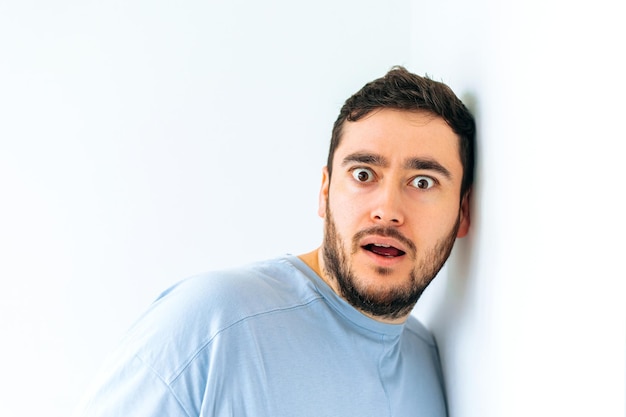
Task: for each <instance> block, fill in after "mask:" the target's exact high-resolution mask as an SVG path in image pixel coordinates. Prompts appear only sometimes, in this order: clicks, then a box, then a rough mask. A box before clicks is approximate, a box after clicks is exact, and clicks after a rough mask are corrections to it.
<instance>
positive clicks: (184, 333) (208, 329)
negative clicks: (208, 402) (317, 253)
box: [123, 258, 321, 380]
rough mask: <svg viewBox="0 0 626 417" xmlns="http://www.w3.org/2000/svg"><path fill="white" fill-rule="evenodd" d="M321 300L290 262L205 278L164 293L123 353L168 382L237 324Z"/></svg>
mask: <svg viewBox="0 0 626 417" xmlns="http://www.w3.org/2000/svg"><path fill="white" fill-rule="evenodd" d="M320 297H321V296H320V295H319V294H318V293H317V292H316V291H315V289H314V286H313V285H312V284H311V283H310V281H309V280H308V279H307V278H306V277H305V276H303V275H302V273H300V272H299V271H298V270H297V269H296V268H295V267H294V266H293V265H292V264H291V263H290V262H289V261H288V260H287V259H286V258H277V259H273V260H269V261H264V262H257V263H253V264H249V265H246V266H244V267H241V268H235V269H227V270H220V271H213V272H208V273H203V274H200V275H196V276H193V277H190V278H187V279H184V280H182V281H180V282H179V283H177V284H176V285H174V286H172V287H171V288H169V289H167V290H166V291H165V292H163V293H162V294H161V295H160V296H159V297H158V298H157V299H156V300H155V302H154V303H153V304H152V305H151V306H150V307H149V309H148V310H147V311H146V312H145V313H144V314H143V315H142V316H141V317H140V318H139V320H137V322H136V323H135V325H134V326H133V327H132V328H131V329H130V331H129V332H128V335H127V337H126V339H125V341H124V343H123V345H124V350H125V351H126V352H127V353H128V354H134V355H136V356H137V357H139V358H140V359H141V360H142V361H143V362H145V363H147V364H149V365H150V366H151V367H153V368H154V369H155V370H156V369H159V370H160V372H159V373H160V374H161V377H162V378H163V379H164V380H168V379H170V378H171V377H173V376H174V375H175V374H176V373H177V372H178V371H180V369H182V368H183V367H184V366H185V364H186V363H188V361H189V360H190V359H191V358H193V357H194V356H195V355H197V354H198V353H199V352H200V351H202V350H203V349H205V348H206V347H207V346H209V345H210V344H211V343H212V341H213V340H214V339H215V337H217V336H218V335H220V334H222V333H223V332H225V331H227V330H228V329H229V328H231V327H233V326H235V325H236V324H238V323H240V322H242V321H245V320H250V319H253V318H255V317H259V316H262V315H264V314H269V313H272V312H274V311H277V310H283V309H284V310H287V309H294V308H297V307H299V306H304V305H306V304H308V303H310V302H311V301H313V300H315V299H317V298H320ZM163 358H167V361H166V362H167V363H164V361H163Z"/></svg>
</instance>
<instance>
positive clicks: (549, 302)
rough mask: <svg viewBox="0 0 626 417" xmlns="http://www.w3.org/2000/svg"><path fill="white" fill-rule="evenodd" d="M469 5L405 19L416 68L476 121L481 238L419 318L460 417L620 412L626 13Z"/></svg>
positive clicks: (602, 7) (600, 7)
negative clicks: (464, 96)
mask: <svg viewBox="0 0 626 417" xmlns="http://www.w3.org/2000/svg"><path fill="white" fill-rule="evenodd" d="M468 3H469V2H462V1H453V0H447V1H442V2H437V3H435V2H433V3H430V4H426V3H422V2H414V5H415V8H414V11H413V23H412V30H413V35H412V39H413V42H414V43H413V47H412V59H411V67H412V68H413V69H414V70H416V71H417V72H423V71H429V72H432V73H433V74H436V75H437V77H440V78H442V79H443V80H444V81H447V82H449V83H450V85H451V86H452V87H453V88H454V89H455V90H456V91H458V92H460V93H463V92H467V93H469V94H471V95H473V96H474V97H475V100H476V107H477V113H478V116H479V126H480V127H479V130H480V134H479V149H480V152H479V169H478V184H477V189H476V193H475V199H474V226H475V227H474V229H473V232H472V234H471V235H470V236H469V237H468V239H467V240H466V241H465V242H462V243H461V244H460V245H459V246H457V248H456V249H455V253H454V255H453V259H452V260H451V262H450V265H449V268H448V269H449V274H448V276H447V278H445V279H443V280H439V281H437V282H436V283H435V285H434V287H433V288H431V294H430V295H431V299H430V301H429V305H430V306H434V307H433V308H430V309H427V311H424V312H423V313H421V314H422V316H423V317H424V318H425V320H426V321H427V322H428V323H429V324H430V326H431V328H432V329H433V330H434V332H435V334H436V335H437V338H438V339H439V341H440V344H441V350H442V352H441V353H442V356H443V362H444V367H445V373H446V377H447V381H448V394H449V402H450V410H451V414H452V416H455V417H459V416H463V417H469V416H477V417H478V416H480V417H485V416H494V417H495V416H507V417H511V416H624V415H625V414H626V413H625V402H626V399H625V394H626V384H625V376H626V361H625V357H626V284H625V278H626V273H624V268H623V254H622V252H623V250H622V249H623V247H624V245H623V243H622V242H623V236H624V232H625V231H626V228H625V227H624V213H625V212H626V211H625V203H624V201H625V199H624V197H623V189H624V187H623V183H624V179H625V178H626V175H625V174H624V171H623V165H624V163H623V149H624V145H623V142H624V140H625V139H626V134H625V133H624V127H623V120H624V114H623V113H624V110H626V108H625V106H624V103H623V100H624V96H625V93H626V88H625V87H626V84H625V81H624V74H625V73H626V64H625V63H624V59H623V52H622V50H623V40H624V39H626V30H625V29H624V26H623V19H622V18H620V16H623V13H621V12H620V10H622V8H623V7H620V8H618V2H616V1H608V0H600V1H596V2H592V3H591V2H586V3H585V4H582V3H581V2H565V1H555V0H548V1H543V0H542V1H538V0H537V1H535V0H531V1H524V2H496V1H486V0H483V1H475V2H472V4H471V5H470V4H468ZM423 307H424V306H422V308H423Z"/></svg>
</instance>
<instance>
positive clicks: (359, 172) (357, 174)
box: [352, 168, 374, 182]
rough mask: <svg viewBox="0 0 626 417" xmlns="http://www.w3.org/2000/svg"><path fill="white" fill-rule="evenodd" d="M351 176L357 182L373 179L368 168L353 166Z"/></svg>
mask: <svg viewBox="0 0 626 417" xmlns="http://www.w3.org/2000/svg"><path fill="white" fill-rule="evenodd" d="M352 176H353V177H354V179H355V180H357V181H358V182H371V181H374V173H373V172H372V170H371V169H368V168H355V169H353V170H352Z"/></svg>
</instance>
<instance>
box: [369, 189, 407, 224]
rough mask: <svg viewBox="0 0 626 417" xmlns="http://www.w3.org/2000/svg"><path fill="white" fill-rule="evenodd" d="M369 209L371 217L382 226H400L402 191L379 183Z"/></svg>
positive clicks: (402, 213)
mask: <svg viewBox="0 0 626 417" xmlns="http://www.w3.org/2000/svg"><path fill="white" fill-rule="evenodd" d="M373 203H374V205H373V206H372V211H371V219H372V220H373V221H374V222H375V223H377V224H380V225H384V226H401V225H402V224H404V211H403V202H402V192H401V190H399V189H397V188H396V187H394V186H391V185H381V187H380V189H379V194H378V195H377V196H376V197H375V201H374V202H373Z"/></svg>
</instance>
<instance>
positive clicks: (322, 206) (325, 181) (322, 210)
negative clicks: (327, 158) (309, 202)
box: [317, 167, 330, 218]
mask: <svg viewBox="0 0 626 417" xmlns="http://www.w3.org/2000/svg"><path fill="white" fill-rule="evenodd" d="M329 187H330V176H329V175H328V168H327V167H324V169H322V187H321V188H320V195H319V200H318V203H319V205H318V207H317V214H318V216H320V217H321V218H324V217H326V206H327V204H328V189H329Z"/></svg>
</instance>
